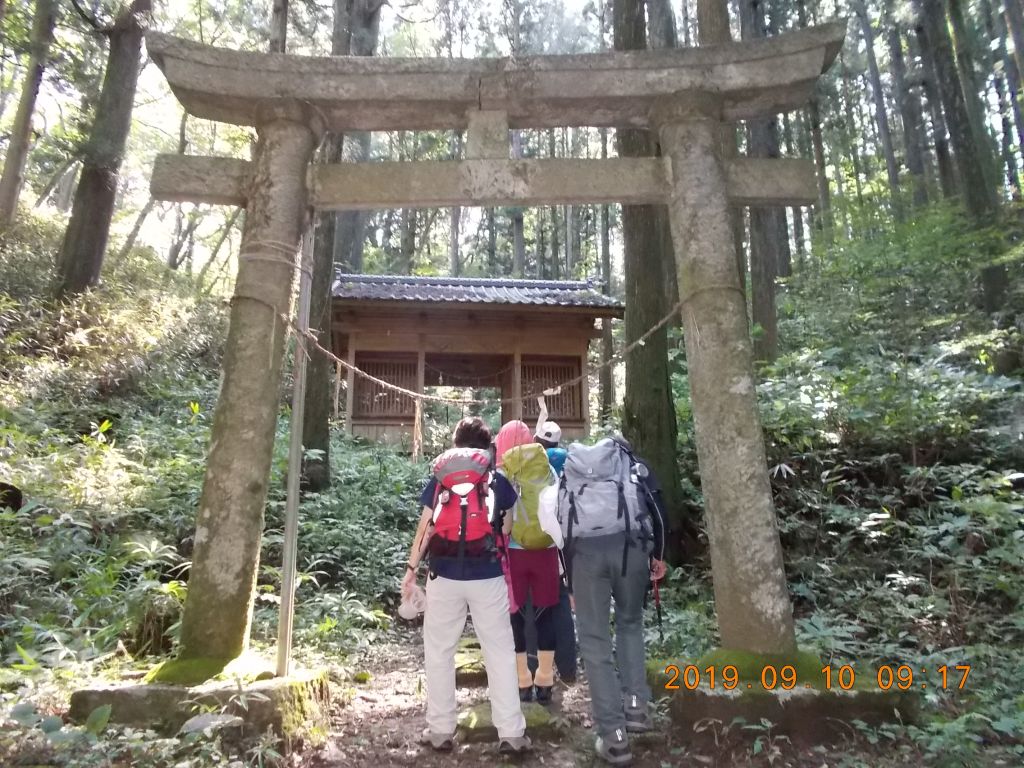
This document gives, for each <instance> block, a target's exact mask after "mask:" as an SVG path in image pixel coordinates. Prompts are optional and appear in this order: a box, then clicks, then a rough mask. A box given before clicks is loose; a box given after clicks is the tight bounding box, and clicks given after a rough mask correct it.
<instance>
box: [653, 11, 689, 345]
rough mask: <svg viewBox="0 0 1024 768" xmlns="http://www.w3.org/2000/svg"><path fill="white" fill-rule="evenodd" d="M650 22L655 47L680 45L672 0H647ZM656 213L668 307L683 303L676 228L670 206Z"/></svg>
mask: <svg viewBox="0 0 1024 768" xmlns="http://www.w3.org/2000/svg"><path fill="white" fill-rule="evenodd" d="M647 26H648V35H649V38H650V43H651V48H653V49H655V50H658V49H662V48H678V47H679V36H678V34H677V32H676V21H675V16H674V15H673V14H672V6H671V5H669V2H668V0H647ZM655 217H656V219H657V227H658V232H659V234H660V236H661V240H662V243H661V249H660V250H661V265H662V269H663V270H664V284H665V289H666V293H665V302H666V303H665V308H666V309H668V308H669V307H673V306H675V305H676V304H678V303H679V282H678V281H677V280H676V279H675V277H676V256H675V249H674V248H673V246H672V229H671V227H669V223H668V207H667V206H664V205H659V206H656V207H655ZM681 322H682V320H681V318H676V320H675V321H674V323H673V324H674V325H676V326H678V325H680V324H681Z"/></svg>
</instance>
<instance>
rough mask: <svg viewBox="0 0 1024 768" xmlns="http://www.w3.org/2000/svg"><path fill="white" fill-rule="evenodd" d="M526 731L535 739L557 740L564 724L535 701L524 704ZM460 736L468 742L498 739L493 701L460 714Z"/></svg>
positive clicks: (484, 702)
mask: <svg viewBox="0 0 1024 768" xmlns="http://www.w3.org/2000/svg"><path fill="white" fill-rule="evenodd" d="M523 715H524V716H525V717H526V733H527V734H528V735H529V736H530V738H531V739H533V740H534V741H536V740H538V739H543V740H544V741H556V740H558V739H560V738H561V736H562V734H563V730H564V728H563V725H562V723H561V722H560V721H559V719H558V718H557V717H556V716H555V713H553V712H552V711H551V710H550V709H548V708H547V707H543V706H541V705H540V704H538V703H537V702H535V701H531V702H528V703H524V704H523ZM458 732H459V737H460V738H461V739H462V740H463V741H465V742H467V743H472V742H484V741H497V739H498V731H497V729H496V728H495V727H494V721H493V720H492V719H491V702H489V701H482V702H480V703H479V704H475V705H473V706H472V707H470V708H469V709H466V710H464V711H462V712H461V713H460V714H459V726H458Z"/></svg>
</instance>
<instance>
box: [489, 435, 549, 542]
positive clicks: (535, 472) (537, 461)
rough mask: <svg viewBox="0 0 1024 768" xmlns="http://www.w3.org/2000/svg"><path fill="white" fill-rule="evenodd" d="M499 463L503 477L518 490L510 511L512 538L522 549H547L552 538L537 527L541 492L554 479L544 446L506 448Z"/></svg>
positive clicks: (531, 445) (532, 444)
mask: <svg viewBox="0 0 1024 768" xmlns="http://www.w3.org/2000/svg"><path fill="white" fill-rule="evenodd" d="M502 463H503V467H502V469H503V471H504V473H505V477H507V478H508V480H509V482H511V483H512V485H513V486H515V489H516V491H517V492H518V494H519V501H518V502H517V503H516V508H515V510H514V511H513V513H512V538H513V539H514V540H515V542H516V544H518V545H519V546H521V547H522V548H523V549H547V548H548V547H550V546H552V545H553V544H554V541H552V539H551V537H550V536H548V535H547V534H546V533H544V531H543V529H542V528H541V527H540V516H539V515H538V509H539V508H540V504H539V501H540V492H541V491H543V490H544V489H545V488H547V487H548V486H549V485H551V484H552V483H554V482H555V481H556V480H555V475H554V473H553V472H552V471H551V465H550V464H549V463H548V455H547V453H546V452H545V450H544V446H542V445H540V444H539V443H530V444H529V445H517V446H515V447H514V448H509V449H508V450H507V451H506V452H505V455H504V456H502Z"/></svg>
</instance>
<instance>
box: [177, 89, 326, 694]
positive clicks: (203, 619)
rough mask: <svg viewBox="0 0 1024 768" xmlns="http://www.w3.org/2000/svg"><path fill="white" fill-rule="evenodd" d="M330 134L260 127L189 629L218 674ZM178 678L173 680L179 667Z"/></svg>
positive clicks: (302, 109)
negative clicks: (311, 166)
mask: <svg viewBox="0 0 1024 768" xmlns="http://www.w3.org/2000/svg"><path fill="white" fill-rule="evenodd" d="M322 126H323V123H322V120H321V119H320V117H319V115H318V114H317V113H316V112H315V111H314V110H312V109H311V108H310V107H308V106H306V105H303V104H300V103H298V102H294V103H289V104H284V105H281V104H279V103H278V104H277V105H275V106H274V108H273V109H268V110H264V112H263V113H261V114H260V116H259V121H258V123H257V131H258V134H259V143H258V144H257V147H256V157H255V159H254V161H253V175H252V177H251V178H252V181H251V184H250V187H249V189H250V195H249V197H248V201H247V205H246V217H245V228H244V231H243V234H242V246H241V253H240V255H239V264H238V278H237V281H236V283H235V292H234V296H233V297H232V299H231V314H230V326H229V329H228V339H227V343H226V345H225V350H226V352H225V359H224V363H223V367H224V380H223V383H222V385H221V392H220V397H219V398H218V399H217V407H216V410H215V411H214V417H213V431H212V438H211V443H210V453H209V458H208V460H207V465H206V475H205V478H204V481H203V493H202V497H201V499H200V502H199V512H198V515H197V517H196V534H195V552H194V554H193V557H192V562H193V566H192V572H191V573H190V575H189V581H188V598H187V600H188V604H187V608H186V610H185V613H184V621H183V624H182V630H181V646H182V648H181V654H180V658H182V659H190V660H197V659H202V660H208V661H209V664H210V665H211V666H216V665H217V664H226V663H227V662H228V661H230V660H231V659H233V658H235V657H236V656H238V655H239V654H240V653H241V652H242V651H243V650H245V644H246V643H247V640H248V637H249V625H250V623H251V620H252V595H253V590H254V589H255V586H256V571H257V565H258V563H259V551H260V538H261V536H262V533H263V509H264V506H265V504H266V495H267V484H268V479H269V477H270V463H271V458H272V454H273V446H274V430H275V427H276V424H277V405H278V394H279V388H280V384H281V362H282V358H283V357H284V342H285V338H286V337H287V328H286V326H285V323H284V318H286V317H287V316H288V314H289V312H290V309H291V292H292V282H293V277H294V274H295V260H296V256H297V254H298V249H299V240H300V237H301V233H302V229H303V225H304V221H305V218H306V214H307V190H306V167H307V165H308V163H309V161H310V159H311V157H312V154H313V150H314V148H315V146H316V144H317V143H318V141H319V138H320V135H321V133H322V130H323V128H322ZM240 459H241V460H240ZM172 664H173V662H172ZM203 672H205V673H206V676H209V675H210V674H215V673H216V671H212V672H211V671H210V670H203ZM158 674H159V673H158ZM167 676H168V677H172V676H173V675H172V673H171V670H170V669H168V670H167ZM200 676H202V675H200ZM158 679H159V678H158Z"/></svg>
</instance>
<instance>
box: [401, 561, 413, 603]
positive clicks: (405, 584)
mask: <svg viewBox="0 0 1024 768" xmlns="http://www.w3.org/2000/svg"><path fill="white" fill-rule="evenodd" d="M415 586H416V571H413V570H410V569H408V568H406V569H405V576H404V577H403V578H402V597H405V596H406V595H408V594H410V593H411V592H412V590H413V587H415Z"/></svg>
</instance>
